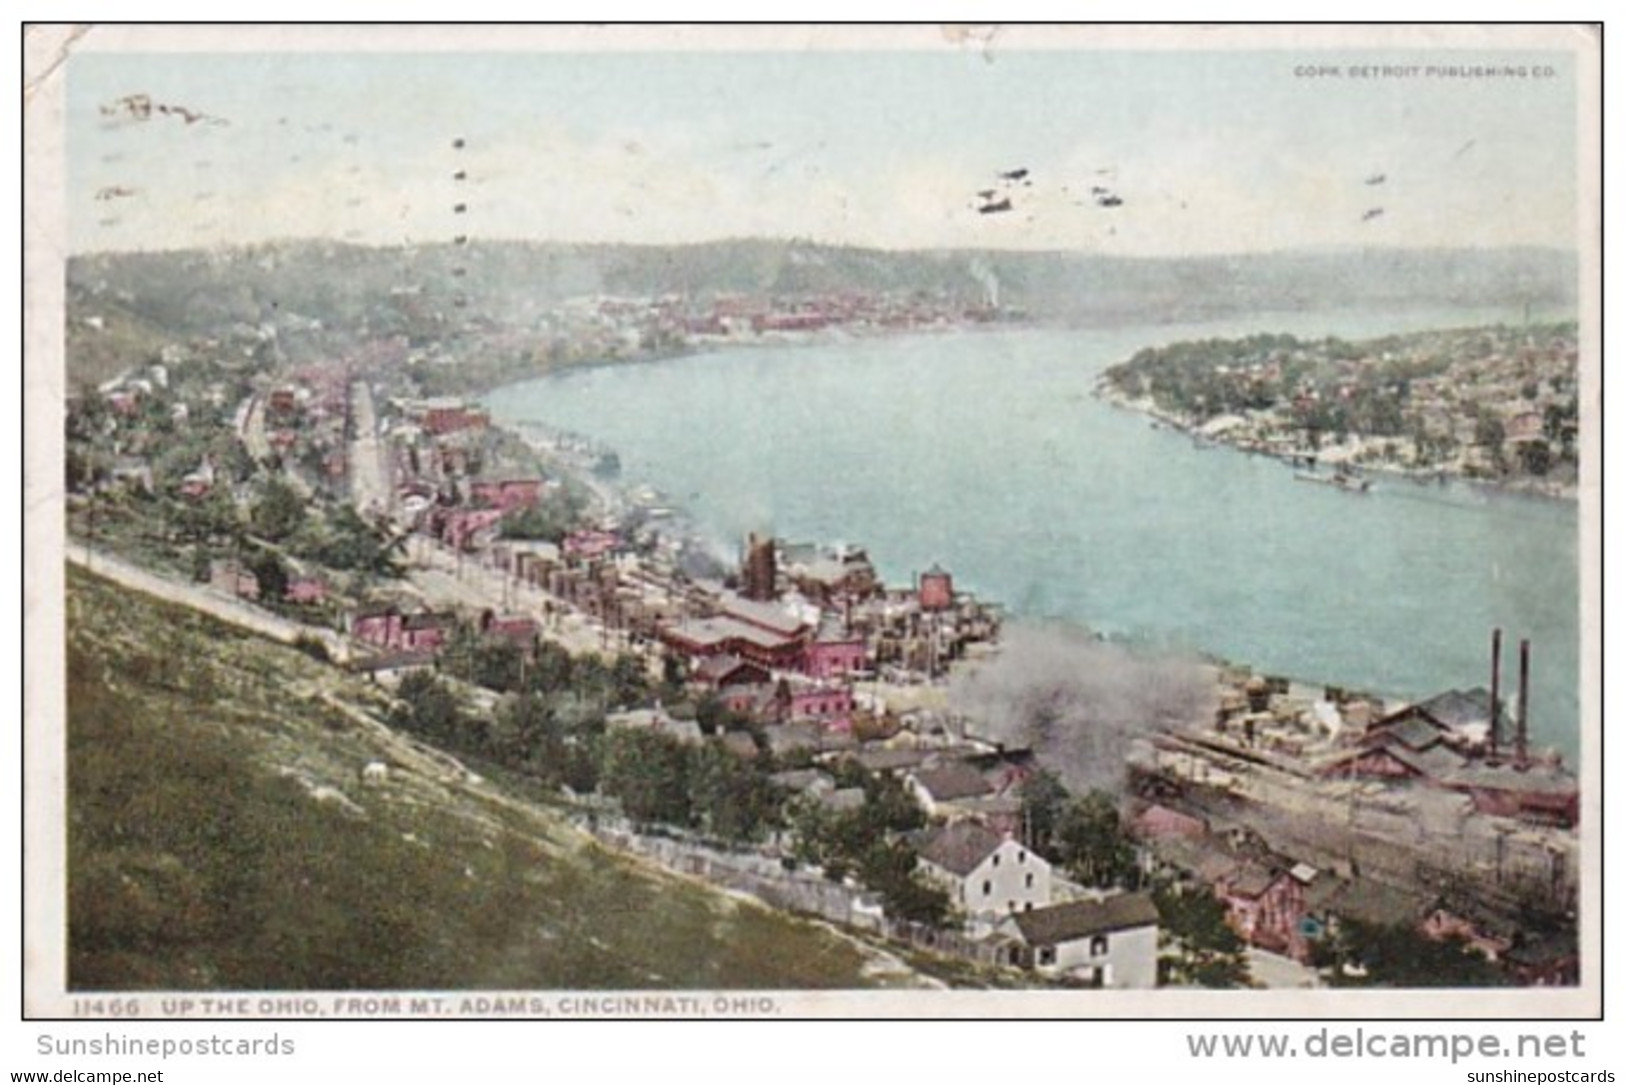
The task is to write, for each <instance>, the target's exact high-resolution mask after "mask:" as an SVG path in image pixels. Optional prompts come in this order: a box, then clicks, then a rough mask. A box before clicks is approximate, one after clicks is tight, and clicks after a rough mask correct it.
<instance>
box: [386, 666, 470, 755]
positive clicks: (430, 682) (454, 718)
mask: <svg viewBox="0 0 1625 1085" xmlns="http://www.w3.org/2000/svg"><path fill="white" fill-rule="evenodd" d="M396 695H397V696H398V697H399V698H400V701H401V703H400V704H397V705H396V706H395V708H394V709H392V710H391V711H390V714H389V722H390V725H391V726H392V727H398V728H400V729H401V730H404V731H410V732H412V733H413V734H415V735H419V736H421V737H423V738H426V739H428V740H429V741H431V742H436V743H440V744H445V745H450V744H455V743H456V742H458V741H459V740H460V739H461V738H462V735H463V714H462V710H461V709H460V708H459V707H458V704H457V697H456V695H455V694H453V693H452V692H451V690H450V689H449V688H447V686H446V684H445V683H444V682H442V681H441V680H440V679H439V678H436V677H435V676H434V675H433V674H430V673H428V672H427V671H413V672H412V673H411V674H408V675H407V676H406V677H405V678H403V679H401V685H400V688H399V689H398V690H397V691H396Z"/></svg>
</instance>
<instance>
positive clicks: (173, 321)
mask: <svg viewBox="0 0 1625 1085" xmlns="http://www.w3.org/2000/svg"><path fill="white" fill-rule="evenodd" d="M68 283H69V299H70V300H69V304H70V308H72V307H74V306H77V305H82V304H84V303H86V302H90V301H95V302H97V303H100V302H102V301H111V302H114V303H116V304H117V305H119V306H122V307H123V308H124V309H125V310H127V311H128V312H129V314H130V315H131V316H132V317H133V318H137V319H139V320H142V321H146V322H150V323H151V324H153V325H156V326H158V327H161V328H165V329H169V330H171V331H172V332H173V333H177V334H210V333H212V332H214V331H216V330H218V329H219V328H220V327H221V326H222V325H223V324H224V325H230V324H232V323H234V322H238V323H246V324H254V323H257V322H263V321H271V320H276V319H278V318H279V316H285V315H286V314H290V313H291V314H298V315H299V316H300V317H303V318H306V319H310V320H317V321H321V322H323V323H324V324H326V325H328V326H348V327H355V326H359V325H361V324H363V323H365V324H367V325H368V326H369V327H370V328H371V329H372V330H375V331H376V330H387V329H390V328H395V329H397V330H400V329H405V330H410V329H411V327H412V326H413V321H414V320H421V318H422V316H423V313H424V312H425V311H427V310H440V311H445V310H449V309H450V307H451V306H452V305H453V303H454V301H455V299H456V298H458V297H459V296H460V297H463V298H464V299H466V300H465V307H466V309H467V311H468V312H469V313H471V314H484V315H488V316H491V317H494V318H497V319H500V320H513V319H517V320H526V319H528V318H534V317H535V316H537V315H539V314H540V313H542V312H545V311H546V310H547V309H548V308H550V307H552V306H554V305H557V304H558V303H559V302H560V301H563V300H564V299H566V298H570V297H579V296H583V295H591V294H610V295H633V296H650V295H659V294H667V293H676V294H684V295H688V296H690V297H693V298H696V299H701V300H705V299H708V298H710V297H712V296H715V295H717V294H730V293H732V294H751V295H779V296H786V295H797V294H829V293H839V292H843V291H866V292H879V291H885V292H894V293H909V292H918V293H922V294H927V295H934V296H944V297H949V298H955V299H960V300H963V301H966V302H969V303H972V304H975V303H980V302H984V301H988V300H992V299H993V298H994V297H995V296H996V298H997V301H998V304H999V305H1000V306H1002V307H1005V308H1010V309H1020V310H1024V311H1026V312H1027V313H1028V314H1029V315H1031V316H1033V317H1035V318H1038V319H1052V320H1122V319H1138V320H1144V319H1146V318H1148V317H1150V318H1154V319H1159V320H1170V321H1171V320H1181V319H1189V318H1194V317H1204V316H1217V315H1223V314H1227V313H1240V312H1247V311H1261V310H1291V309H1306V308H1322V307H1336V306H1375V305H1389V306H1392V305H1475V306H1492V305H1508V304H1523V303H1524V302H1530V303H1533V304H1535V305H1538V306H1546V307H1561V306H1572V305H1574V304H1575V300H1576V298H1577V295H1578V263H1577V260H1576V257H1575V255H1574V254H1573V253H1572V252H1565V251H1559V250H1552V249H1534V248H1504V249H1449V250H1440V249H1327V250H1304V251H1291V252H1277V253H1259V254H1248V255H1237V256H1203V257H1189V258H1179V259H1152V258H1130V257H1117V256H1103V255H1097V254H1086V253H1061V252H1050V253H1044V252H970V251H951V250H943V251H915V252H893V251H883V250H875V249H861V248H852V247H842V246H829V245H815V244H811V243H807V242H798V241H774V240H739V241H721V242H713V243H709V244H700V245H685V246H629V245H565V244H542V243H525V242H496V241H477V240H476V241H471V242H469V243H467V244H464V245H455V244H439V245H420V246H412V247H395V248H369V247H363V246H356V245H347V244H339V243H329V242H317V241H299V242H287V243H282V244H272V245H257V246H251V247H246V248H235V249H219V250H209V251H177V252H163V253H120V254H98V255H84V256H77V257H74V258H73V259H71V260H70V261H69V264H68Z"/></svg>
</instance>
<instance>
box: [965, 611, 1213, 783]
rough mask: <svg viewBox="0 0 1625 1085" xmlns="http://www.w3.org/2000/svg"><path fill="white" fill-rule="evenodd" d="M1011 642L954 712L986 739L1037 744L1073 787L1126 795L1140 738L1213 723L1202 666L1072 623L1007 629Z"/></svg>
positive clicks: (1208, 677) (980, 671) (973, 675)
mask: <svg viewBox="0 0 1625 1085" xmlns="http://www.w3.org/2000/svg"><path fill="white" fill-rule="evenodd" d="M1001 640H1002V641H1003V651H1001V652H1000V654H999V655H998V656H996V657H994V658H993V659H991V660H989V661H987V662H986V663H984V664H982V665H981V666H978V667H976V668H973V669H970V670H968V671H965V672H964V673H963V674H962V675H959V676H957V677H956V678H955V679H954V680H953V682H952V684H951V685H950V687H949V690H948V698H949V704H950V707H951V708H952V709H953V710H954V711H955V712H957V713H960V714H963V715H964V716H966V717H968V718H969V719H970V720H971V721H972V722H971V724H970V729H971V731H972V732H973V733H975V734H977V735H979V736H981V737H984V738H989V739H992V740H994V741H998V742H1003V743H1005V744H1007V745H1013V746H1030V747H1032V749H1033V752H1034V753H1035V754H1036V755H1037V757H1038V759H1039V760H1040V761H1041V762H1042V763H1043V764H1044V765H1045V766H1046V767H1047V768H1049V769H1051V770H1053V771H1054V772H1055V773H1056V774H1057V775H1059V776H1060V777H1061V779H1062V781H1063V782H1064V783H1065V784H1066V786H1067V787H1068V788H1070V789H1072V790H1073V791H1081V790H1086V789H1088V788H1103V789H1106V790H1110V791H1114V792H1115V791H1118V790H1121V788H1122V785H1123V783H1124V766H1125V764H1126V762H1127V760H1128V756H1129V750H1130V747H1131V746H1132V745H1133V744H1134V742H1135V741H1136V740H1138V739H1143V738H1145V737H1146V736H1148V735H1149V734H1151V733H1153V732H1155V731H1162V730H1169V729H1171V728H1174V727H1182V726H1186V725H1189V724H1191V723H1194V722H1196V721H1198V720H1202V719H1204V718H1211V714H1212V711H1213V707H1214V700H1215V697H1216V684H1215V682H1214V678H1213V674H1212V672H1211V668H1210V667H1208V666H1206V665H1204V664H1203V663H1201V662H1200V661H1198V660H1195V659H1191V658H1185V657H1180V656H1173V655H1156V654H1152V653H1150V652H1148V651H1142V650H1139V649H1136V648H1132V647H1128V646H1125V645H1121V644H1114V643H1109V642H1104V641H1101V640H1099V639H1098V638H1096V637H1095V636H1094V635H1093V634H1091V633H1090V632H1088V631H1087V630H1084V629H1079V628H1076V627H1070V626H1058V625H1012V626H1007V627H1006V628H1005V630H1004V632H1003V634H1002V635H1001Z"/></svg>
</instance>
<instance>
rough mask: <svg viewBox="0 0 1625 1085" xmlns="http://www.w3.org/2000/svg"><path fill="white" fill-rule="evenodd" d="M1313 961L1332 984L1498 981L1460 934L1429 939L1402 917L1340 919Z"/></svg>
mask: <svg viewBox="0 0 1625 1085" xmlns="http://www.w3.org/2000/svg"><path fill="white" fill-rule="evenodd" d="M1317 961H1318V962H1320V963H1321V964H1322V966H1323V968H1324V969H1325V975H1326V979H1327V982H1328V983H1330V984H1332V985H1333V986H1336V987H1500V986H1505V985H1506V984H1507V983H1508V980H1507V978H1506V976H1504V975H1503V974H1502V973H1501V971H1500V970H1499V969H1497V968H1496V967H1495V965H1494V964H1492V963H1490V961H1489V959H1488V958H1486V957H1485V956H1484V955H1483V954H1482V953H1480V952H1479V951H1478V950H1476V949H1474V948H1472V946H1470V945H1468V943H1467V941H1466V940H1465V939H1463V938H1447V939H1443V940H1435V939H1432V938H1429V937H1427V936H1426V935H1424V934H1422V932H1420V931H1418V930H1417V929H1416V928H1415V927H1414V926H1411V925H1410V924H1407V923H1361V922H1359V921H1357V920H1352V919H1345V920H1343V921H1342V922H1341V923H1340V924H1338V930H1337V934H1336V936H1335V937H1334V938H1333V939H1331V940H1330V941H1329V942H1328V943H1327V945H1326V946H1325V947H1324V948H1322V949H1321V950H1320V952H1319V954H1318V955H1317Z"/></svg>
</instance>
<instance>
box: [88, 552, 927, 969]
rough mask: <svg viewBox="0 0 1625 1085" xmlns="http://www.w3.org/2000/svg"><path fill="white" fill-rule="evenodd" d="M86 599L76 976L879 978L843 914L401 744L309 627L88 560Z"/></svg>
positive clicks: (370, 691)
mask: <svg viewBox="0 0 1625 1085" xmlns="http://www.w3.org/2000/svg"><path fill="white" fill-rule="evenodd" d="M67 614H68V615H69V618H70V623H69V629H68V712H69V715H68V728H67V744H66V749H67V769H68V784H67V804H66V815H67V838H68V854H67V878H68V902H67V903H68V946H67V950H68V954H67V956H68V982H69V986H70V988H71V989H74V990H89V989H94V990H99V991H121V990H141V989H174V990H199V989H247V990H265V989H296V990H297V989H346V988H349V989H355V988H369V989H400V988H410V989H423V988H428V989H444V990H461V989H480V988H483V989H512V990H522V989H592V988H615V989H627V988H720V989H726V988H758V989H761V988H786V989H795V988H832V987H864V986H872V985H874V984H875V983H876V982H877V981H876V980H875V979H874V978H872V976H871V974H870V973H869V972H866V965H868V964H870V963H871V961H872V960H873V956H872V954H870V953H869V952H868V951H866V950H862V949H859V948H858V947H857V945H856V944H855V943H853V942H851V941H848V940H846V939H843V938H841V937H838V936H836V935H835V934H833V933H831V932H830V931H829V930H828V929H826V928H823V927H819V926H815V925H813V924H810V923H806V922H803V921H801V920H799V919H795V918H793V917H790V916H787V915H785V914H782V913H778V912H774V911H771V910H769V909H767V908H766V907H763V906H759V905H756V904H754V903H752V902H749V901H744V900H740V899H738V898H735V897H731V896H726V895H724V894H722V893H720V892H716V891H713V890H711V889H709V888H707V887H705V886H703V885H700V884H698V883H695V882H692V881H688V880H685V879H679V878H676V877H672V876H668V875H665V874H663V873H660V872H658V871H655V870H652V869H650V868H646V867H642V866H638V865H635V864H633V863H631V862H628V861H626V860H624V859H622V858H620V857H618V856H615V855H613V854H610V853H608V852H605V851H603V850H602V849H600V848H599V847H598V846H597V845H596V844H594V843H592V842H591V840H590V839H589V838H588V837H586V836H585V835H584V834H582V833H580V832H579V831H577V830H575V829H574V828H572V827H571V826H569V825H568V824H567V823H566V822H564V821H563V820H562V819H561V818H560V817H559V816H558V815H557V814H555V813H553V812H550V811H549V810H547V809H546V808H544V807H536V806H533V805H530V804H527V803H524V802H519V801H516V800H514V799H513V798H512V797H511V796H505V795H502V794H501V793H499V792H497V791H495V789H494V787H493V785H490V784H488V783H487V784H482V785H480V786H479V787H477V788H476V787H469V786H464V785H461V784H457V783H454V782H449V781H448V780H446V779H444V778H437V775H436V774H435V773H433V772H427V771H424V770H423V768H422V766H421V765H418V766H414V765H411V764H402V763H401V760H400V758H399V757H398V756H396V755H395V754H394V753H392V752H391V751H392V750H395V749H398V748H396V747H388V746H385V745H382V744H381V740H380V737H379V734H378V732H377V730H376V728H372V727H368V726H365V725H364V724H362V723H361V722H358V719H359V716H360V715H361V714H371V713H378V712H380V711H381V710H382V707H383V701H382V699H381V698H382V697H383V695H382V694H381V693H380V692H379V691H378V690H377V688H376V687H372V686H370V685H368V684H366V683H364V682H362V681H360V680H359V679H355V678H352V677H350V676H348V675H346V674H344V673H342V672H340V671H338V670H336V669H335V668H333V667H330V666H328V665H327V664H324V663H320V662H317V661H316V660H314V659H311V658H308V657H307V656H305V655H302V654H301V653H299V652H298V651H295V650H294V649H292V648H289V647H285V646H282V645H279V644H275V643H272V642H270V641H266V640H262V639H260V638H257V637H254V636H251V635H248V634H246V633H243V632H241V631H238V630H236V629H233V628H230V627H227V626H225V625H222V624H220V623H218V622H216V621H214V620H212V619H209V618H206V617H203V616H200V615H198V614H196V613H194V612H192V611H188V610H185V609H182V608H180V607H177V606H175V605H173V604H169V603H165V602H161V601H159V600H157V599H153V598H150V597H147V596H144V595H140V594H138V593H134V592H131V591H128V590H125V589H122V588H119V587H117V586H115V585H113V584H111V583H109V582H107V581H105V580H102V579H100V578H97V577H93V576H90V575H88V574H86V573H84V572H82V571H80V570H78V569H70V570H69V577H68V600H67ZM375 759H377V760H385V761H389V762H392V763H393V765H394V767H393V768H392V769H391V771H390V773H389V777H388V779H387V781H385V782H383V783H382V784H379V785H376V786H362V785H361V783H360V779H359V771H358V770H359V769H360V768H361V767H362V766H364V765H365V764H367V763H368V762H369V761H372V760H375ZM903 978H904V979H905V980H906V977H903ZM889 979H890V980H891V981H894V982H895V981H896V980H898V979H899V976H898V974H896V973H895V971H894V972H893V974H892V975H890V976H889Z"/></svg>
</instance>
